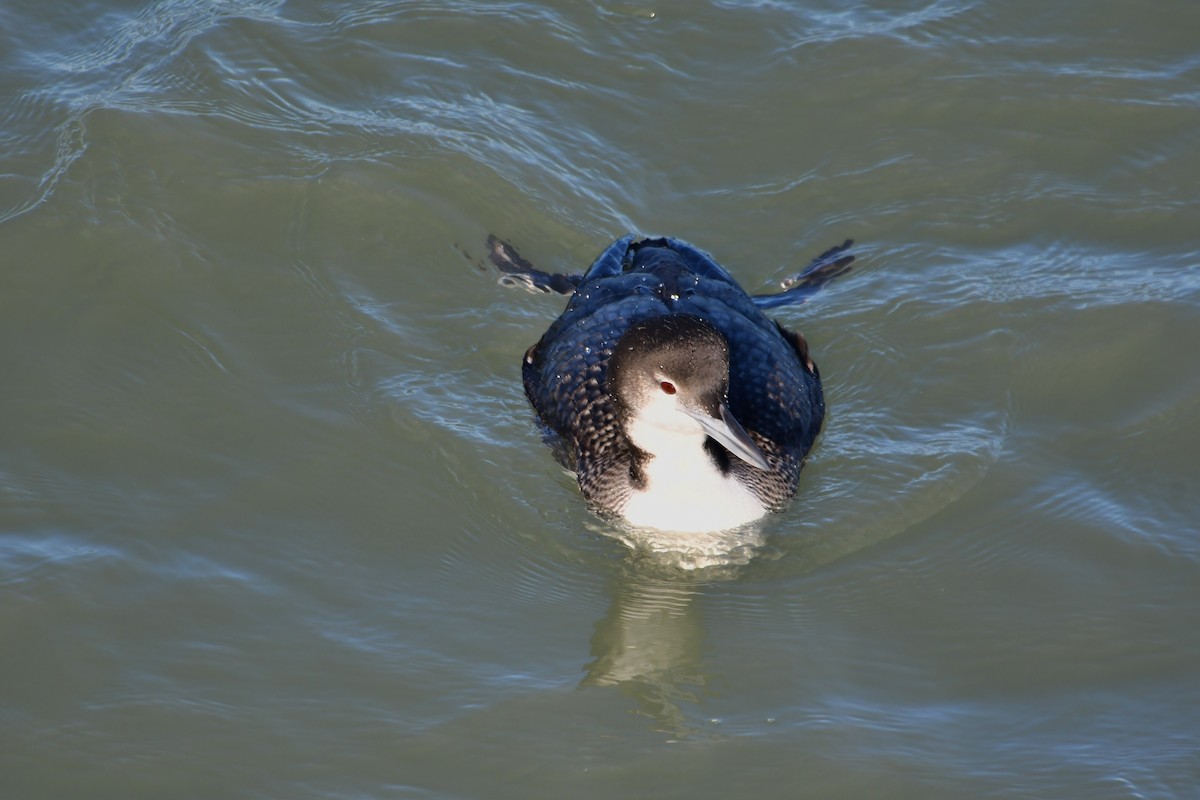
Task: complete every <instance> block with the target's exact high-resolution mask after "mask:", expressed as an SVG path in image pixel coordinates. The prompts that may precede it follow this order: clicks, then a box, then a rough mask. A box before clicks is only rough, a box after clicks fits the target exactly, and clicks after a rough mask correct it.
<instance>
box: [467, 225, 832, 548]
mask: <svg viewBox="0 0 1200 800" xmlns="http://www.w3.org/2000/svg"><path fill="white" fill-rule="evenodd" d="M851 244H852V242H851V241H850V240H846V241H845V242H844V243H843V244H841V245H839V246H837V247H834V248H831V249H829V250H827V251H826V252H824V253H822V254H821V255H820V256H818V257H817V258H816V259H814V260H813V262H812V264H810V265H809V267H808V268H807V269H806V270H805V271H804V272H802V273H800V274H799V275H797V276H796V277H794V278H792V279H790V280H789V281H785V283H784V287H785V291H783V292H780V293H777V294H772V295H761V296H756V297H751V296H750V295H748V294H747V293H746V292H745V291H744V290H743V289H742V288H741V287H740V286H739V285H738V284H737V282H736V281H735V280H734V279H733V277H732V276H731V275H730V274H729V273H728V272H727V271H726V270H725V269H724V268H722V267H721V266H720V265H719V264H717V263H716V262H715V261H714V260H713V259H712V257H711V256H709V255H708V254H707V253H705V252H703V251H701V250H698V249H697V248H695V247H693V246H692V245H690V244H688V243H687V242H683V241H680V240H678V239H671V238H657V239H640V240H639V239H637V238H636V237H634V236H632V235H629V236H625V237H623V238H621V239H618V240H617V241H616V242H614V243H613V244H612V245H610V246H609V247H608V248H607V249H606V250H605V251H604V252H603V253H601V254H600V256H599V257H598V258H597V259H596V260H595V262H594V263H593V264H592V266H591V267H590V268H589V269H588V271H587V272H586V273H585V274H584V275H582V276H580V275H564V274H552V273H546V272H542V271H541V270H538V269H536V268H535V267H534V266H533V265H532V264H530V263H529V262H528V261H526V260H525V259H523V258H522V257H521V256H520V255H519V254H518V253H517V251H516V250H515V249H514V248H513V247H512V246H511V245H509V244H508V243H506V242H504V241H502V240H500V239H498V238H496V237H494V236H492V237H489V239H488V246H489V258H490V259H491V261H492V263H493V264H494V265H495V266H496V267H497V268H498V269H499V270H500V271H501V273H502V278H501V281H502V282H504V283H508V284H516V285H522V286H525V287H527V288H530V289H534V290H538V291H543V292H550V291H553V292H558V293H561V294H567V295H571V300H570V302H569V303H568V304H567V308H566V310H565V311H563V313H562V315H561V316H560V317H559V318H558V319H557V320H555V322H554V323H553V324H552V325H551V326H550V328H549V330H547V331H546V333H545V334H544V335H543V336H542V338H541V340H540V341H539V342H538V343H537V344H535V345H534V346H533V347H531V348H529V350H528V351H527V352H526V353H525V357H524V360H523V364H522V370H521V373H522V378H523V381H524V384H525V393H526V395H527V396H528V398H529V402H530V403H531V404H532V405H533V409H534V411H535V412H536V413H537V415H538V417H539V418H540V420H541V422H542V423H543V425H544V426H545V428H546V434H547V440H548V442H549V443H550V444H551V447H552V448H553V450H554V452H555V455H556V457H557V458H558V459H559V461H560V462H561V463H562V464H563V465H564V466H565V467H567V468H568V469H570V470H572V471H574V472H575V474H576V477H577V478H578V481H579V488H580V489H581V490H582V492H583V495H584V497H585V498H587V500H588V502H589V503H590V505H591V506H592V507H593V509H594V510H596V511H597V512H598V513H600V514H601V515H602V516H607V517H620V518H623V519H625V520H626V521H628V522H629V523H631V524H633V525H636V526H639V527H646V528H656V529H660V530H667V531H678V532H694V533H699V532H709V531H720V530H725V529H728V528H733V527H736V526H739V525H742V524H745V523H747V522H750V521H753V520H756V519H758V518H760V517H762V516H763V515H765V514H766V513H768V512H771V511H777V510H779V509H781V508H783V507H784V506H785V505H786V504H787V502H788V501H789V500H790V499H791V497H792V495H793V494H795V491H796V485H797V482H798V481H799V475H800V467H801V464H802V462H803V460H804V457H805V455H806V454H807V453H808V451H809V448H811V447H812V444H813V441H814V440H815V439H816V437H817V434H818V433H819V432H820V430H821V423H822V420H823V419H824V416H825V400H824V396H823V394H822V391H821V377H820V373H819V372H818V371H817V366H816V364H814V363H813V360H812V358H811V357H810V356H809V353H808V345H807V343H806V342H805V340H804V337H803V336H801V335H800V334H798V333H794V332H792V331H789V330H788V329H786V328H784V327H783V326H781V325H780V324H779V323H777V322H774V321H772V320H771V319H769V318H768V317H767V316H766V315H765V314H764V313H763V311H762V309H763V308H773V307H776V306H780V305H784V304H786V303H792V302H802V301H803V300H804V299H806V298H807V297H808V296H810V295H811V294H813V293H814V292H816V291H817V290H818V289H819V288H820V287H821V286H822V285H824V284H825V283H827V282H828V281H829V280H831V279H833V278H834V277H836V276H838V275H840V274H842V273H843V272H845V271H846V270H848V269H849V268H850V267H849V265H850V262H851V261H853V260H854V257H853V256H852V255H849V254H847V252H846V251H847V250H848V249H849V247H850V245H851Z"/></svg>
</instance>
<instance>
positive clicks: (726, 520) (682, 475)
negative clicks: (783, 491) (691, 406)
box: [621, 448, 767, 533]
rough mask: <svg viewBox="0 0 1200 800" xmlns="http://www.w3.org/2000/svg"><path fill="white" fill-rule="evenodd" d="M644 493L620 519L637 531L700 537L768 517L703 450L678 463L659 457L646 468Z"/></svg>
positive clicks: (633, 497)
mask: <svg viewBox="0 0 1200 800" xmlns="http://www.w3.org/2000/svg"><path fill="white" fill-rule="evenodd" d="M645 475H646V479H647V483H646V488H645V489H644V490H642V491H634V492H633V493H632V494H631V495H630V497H629V501H628V502H627V503H626V505H625V507H624V508H623V509H622V510H621V516H623V517H624V518H625V519H626V520H628V521H629V522H631V523H632V524H634V525H638V526H640V527H645V528H657V529H659V530H664V531H679V532H684V533H700V532H708V531H719V530H725V529H727V528H735V527H737V526H739V525H744V524H745V523H747V522H752V521H753V520H756V519H759V518H760V517H762V516H763V515H764V514H766V513H767V511H766V509H765V508H764V507H763V505H762V503H761V502H760V501H759V499H758V498H757V497H756V496H755V495H754V493H753V492H751V491H750V490H749V489H747V488H746V487H745V486H743V485H742V484H741V483H739V482H738V481H736V480H734V479H733V478H731V477H728V476H726V475H723V474H721V471H720V470H719V469H717V466H716V464H715V463H713V461H712V459H711V458H709V456H708V454H707V453H705V452H704V451H703V450H702V449H699V448H697V449H696V450H692V451H690V452H689V453H688V454H686V455H683V454H680V455H679V456H678V457H674V458H673V457H671V456H670V455H669V454H668V455H658V456H656V457H654V458H651V459H650V460H649V462H648V463H647V464H646V468H645Z"/></svg>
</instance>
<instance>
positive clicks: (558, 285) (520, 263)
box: [487, 234, 583, 294]
mask: <svg viewBox="0 0 1200 800" xmlns="http://www.w3.org/2000/svg"><path fill="white" fill-rule="evenodd" d="M487 248H488V260H489V261H491V262H492V265H493V266H495V267H496V269H497V270H499V271H500V284H501V285H502V286H515V287H519V288H521V289H525V290H527V291H530V292H540V293H549V292H557V293H558V294H574V293H575V287H577V286H578V285H579V284H580V283H581V282H582V281H583V276H582V275H566V274H563V273H558V272H543V271H542V270H540V269H538V268H537V267H535V266H533V264H530V263H529V262H528V261H526V260H525V259H524V258H522V257H521V254H520V253H518V252H517V248H515V247H513V246H512V245H511V244H509V243H508V242H506V241H504V240H503V239H501V238H500V237H498V236H496V235H495V234H492V235H489V236H488V238H487Z"/></svg>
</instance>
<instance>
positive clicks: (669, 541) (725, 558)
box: [582, 529, 762, 736]
mask: <svg viewBox="0 0 1200 800" xmlns="http://www.w3.org/2000/svg"><path fill="white" fill-rule="evenodd" d="M619 538H621V539H622V540H623V541H624V543H625V544H627V545H629V546H630V547H631V548H632V552H631V553H630V554H629V555H628V556H627V557H626V558H625V560H624V561H623V562H622V564H621V566H620V568H619V569H617V571H616V572H615V573H614V575H613V581H612V605H611V606H610V607H609V609H608V613H607V614H606V615H605V616H604V618H603V619H602V620H600V621H599V622H597V623H596V632H595V634H594V635H593V636H592V656H593V659H594V660H593V661H592V662H591V663H590V664H589V665H588V666H587V677H585V678H584V679H583V682H582V685H584V686H618V687H620V688H621V690H622V691H623V692H625V693H626V694H628V695H630V696H632V697H634V698H635V699H636V700H637V701H638V704H639V706H640V708H641V712H642V713H643V714H646V715H647V716H649V717H652V718H653V719H655V720H656V721H657V722H658V724H659V725H660V726H661V728H662V730H664V731H667V732H669V733H671V734H673V735H676V736H683V735H687V734H689V733H695V732H697V730H698V729H697V727H696V725H695V723H694V722H692V723H689V722H688V719H687V715H686V714H685V713H684V711H683V708H682V704H684V703H696V702H698V701H699V698H698V697H697V692H698V691H699V690H701V689H702V688H703V687H704V685H705V683H706V676H705V672H704V665H703V664H702V663H701V657H700V653H701V642H702V639H703V621H702V619H701V616H700V610H699V608H698V607H697V604H696V602H695V600H696V598H697V596H698V595H700V594H701V593H702V590H703V588H704V586H705V585H707V584H709V583H712V582H715V581H722V580H730V579H732V578H734V577H736V576H737V574H738V573H739V572H740V571H741V568H742V567H743V566H745V564H746V563H748V562H749V561H750V559H751V558H752V557H753V555H754V553H755V552H756V550H757V549H758V548H759V547H760V546H761V543H762V534H761V531H759V530H758V529H742V530H741V531H739V532H735V533H728V532H726V533H722V534H713V535H711V536H706V537H696V536H695V535H691V536H689V537H688V538H687V539H686V540H684V539H676V538H674V537H673V536H672V535H670V534H657V533H650V532H646V531H634V530H625V531H622V533H621V535H620V537H619Z"/></svg>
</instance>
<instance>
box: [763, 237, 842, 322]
mask: <svg viewBox="0 0 1200 800" xmlns="http://www.w3.org/2000/svg"><path fill="white" fill-rule="evenodd" d="M852 244H854V240H853V239H847V240H846V241H844V242H842V243H841V244H839V245H835V246H834V247H831V248H829V249H828V250H826V251H825V252H824V253H821V255H819V256H817V257H816V258H814V259H813V260H812V261H811V262H810V263H809V265H808V266H807V267H805V268H804V270H803V271H802V272H800V273H798V274H796V275H792V276H791V277H790V278H785V279H784V280H782V281H780V284H779V285H780V286H782V287H783V291H782V292H778V293H776V294H756V295H754V296H753V297H752V298H750V299H752V300H753V301H754V304H755V305H756V306H758V307H759V308H778V307H779V306H783V305H789V304H791V303H803V302H804V301H805V300H807V299H808V298H810V297H812V296H813V295H814V294H816V293H817V292H819V291H820V290H821V287H823V286H824V285H825V284H827V283H829V282H830V281H831V280H833V279H834V278H836V277H838V276H839V275H845V274H846V273H847V272H849V271H850V269H851V267H850V264H852V263H853V262H854V256H853V255H851V254H850V253H848V252H846V251H847V250H849V249H850V246H851V245H852Z"/></svg>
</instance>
